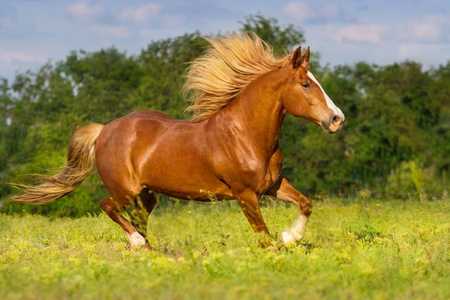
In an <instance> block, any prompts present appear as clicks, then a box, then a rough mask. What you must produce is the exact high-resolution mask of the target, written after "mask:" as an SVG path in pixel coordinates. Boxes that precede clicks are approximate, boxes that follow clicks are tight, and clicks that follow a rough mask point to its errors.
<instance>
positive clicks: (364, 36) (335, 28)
mask: <svg viewBox="0 0 450 300" xmlns="http://www.w3.org/2000/svg"><path fill="white" fill-rule="evenodd" d="M387 30H388V28H387V27H386V26H384V25H381V24H375V23H369V24H352V25H338V24H327V25H318V26H314V27H313V28H312V30H311V32H312V34H314V35H317V36H320V37H321V38H325V39H329V40H332V41H335V42H339V43H341V42H369V43H380V42H381V41H382V40H383V35H384V34H385V33H386V32H387Z"/></svg>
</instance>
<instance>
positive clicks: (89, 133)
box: [10, 124, 103, 204]
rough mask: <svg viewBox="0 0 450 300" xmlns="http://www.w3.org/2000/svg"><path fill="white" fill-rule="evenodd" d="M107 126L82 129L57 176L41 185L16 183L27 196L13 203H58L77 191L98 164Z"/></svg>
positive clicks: (17, 197) (74, 138) (23, 195)
mask: <svg viewBox="0 0 450 300" xmlns="http://www.w3.org/2000/svg"><path fill="white" fill-rule="evenodd" d="M102 128H103V125H100V124H90V125H88V126H85V127H82V128H80V129H79V130H78V131H77V132H76V133H75V134H74V135H73V136H72V139H71V141H70V144H69V153H68V155H67V163H66V165H65V166H64V168H63V169H62V171H61V172H60V173H59V174H57V175H55V176H48V177H47V176H45V177H44V178H43V179H42V183H41V184H39V185H35V186H33V185H23V184H16V185H14V186H15V187H16V188H18V189H20V190H21V191H22V192H23V194H21V195H15V196H13V197H11V199H10V200H11V201H15V202H22V203H27V204H44V203H49V202H52V201H55V200H57V199H59V198H62V197H64V196H65V195H67V194H69V193H70V192H72V191H73V190H74V189H76V188H77V187H78V186H79V185H80V184H81V183H82V182H83V181H84V180H85V179H86V177H87V176H88V175H89V174H90V173H91V172H92V170H93V169H94V165H95V158H94V149H95V142H96V141H97V138H98V136H99V134H100V132H101V131H102Z"/></svg>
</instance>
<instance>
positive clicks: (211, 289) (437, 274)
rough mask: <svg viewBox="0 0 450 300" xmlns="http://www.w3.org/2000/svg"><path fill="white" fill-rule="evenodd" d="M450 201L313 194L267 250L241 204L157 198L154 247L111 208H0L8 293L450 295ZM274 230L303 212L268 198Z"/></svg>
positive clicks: (0, 282) (1, 268)
mask: <svg viewBox="0 0 450 300" xmlns="http://www.w3.org/2000/svg"><path fill="white" fill-rule="evenodd" d="M449 204H450V202H449V201H448V200H439V201H433V202H423V203H421V202H415V201H406V202H405V201H397V200H391V201H378V200H365V201H362V200H361V201H352V202H350V201H346V200H339V199H338V200H326V201H320V202H315V207H314V213H313V215H312V217H311V220H310V224H309V228H308V231H307V234H306V237H305V239H304V240H303V241H302V242H301V243H300V244H298V245H295V246H292V247H290V248H283V249H278V250H273V249H272V250H270V249H261V248H259V247H258V246H257V241H256V236H255V235H254V234H253V232H252V231H251V229H250V226H249V225H248V223H247V221H246V219H245V217H244V215H243V214H242V212H241V211H240V208H239V207H238V205H237V204H236V203H235V202H226V203H216V204H214V203H213V204H211V203H210V204H198V203H189V204H186V205H183V204H180V203H177V202H173V203H172V204H169V205H167V206H165V207H159V208H157V209H156V211H155V213H154V214H153V215H152V217H151V218H150V221H149V224H148V225H149V227H148V231H149V234H150V236H151V244H152V246H153V247H154V248H155V250H154V251H153V252H148V251H145V250H136V251H130V250H128V248H127V242H126V239H125V236H124V234H123V233H122V231H121V230H120V229H119V227H118V226H117V225H116V224H114V223H113V222H112V221H110V220H109V219H108V217H107V216H106V215H104V214H101V215H99V216H86V217H83V218H77V219H70V218H49V217H43V216H39V215H24V216H16V215H6V214H0V299H450V272H449V269H450V261H449V260H450V259H449V253H450V251H449V241H450V209H449ZM263 214H264V216H265V219H266V222H267V224H268V226H269V229H270V230H271V233H272V235H273V236H278V234H279V233H280V232H281V231H282V230H283V229H284V228H286V227H288V226H289V225H290V223H291V222H292V221H293V220H294V219H295V217H296V216H297V211H296V209H294V208H293V207H290V206H285V205H284V204H278V202H277V203H272V202H270V203H269V204H268V205H266V206H265V207H264V208H263Z"/></svg>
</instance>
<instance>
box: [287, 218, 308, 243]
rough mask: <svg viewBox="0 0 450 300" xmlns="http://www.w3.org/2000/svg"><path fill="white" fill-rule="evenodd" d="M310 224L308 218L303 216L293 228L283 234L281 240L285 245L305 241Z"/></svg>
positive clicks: (295, 222)
mask: <svg viewBox="0 0 450 300" xmlns="http://www.w3.org/2000/svg"><path fill="white" fill-rule="evenodd" d="M307 224H308V217H307V216H305V215H303V214H301V215H300V216H299V217H298V218H297V220H295V221H294V223H293V224H292V226H291V228H288V229H286V230H285V231H283V232H282V233H281V236H280V240H281V242H282V243H283V244H285V245H286V244H291V243H295V242H297V241H300V240H301V239H303V236H304V235H305V231H306V225H307Z"/></svg>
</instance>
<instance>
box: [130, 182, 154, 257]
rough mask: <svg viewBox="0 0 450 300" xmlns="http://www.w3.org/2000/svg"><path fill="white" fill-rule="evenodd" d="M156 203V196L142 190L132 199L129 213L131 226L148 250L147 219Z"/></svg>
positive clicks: (146, 190)
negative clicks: (131, 208)
mask: <svg viewBox="0 0 450 300" xmlns="http://www.w3.org/2000/svg"><path fill="white" fill-rule="evenodd" d="M157 203H158V195H157V194H156V193H154V192H152V191H150V190H148V189H143V190H142V191H141V193H140V194H139V195H138V196H137V197H136V199H134V202H133V205H134V208H133V210H132V211H131V214H130V219H131V224H132V225H133V226H134V227H135V228H136V230H137V232H139V234H140V235H141V236H143V237H144V239H145V246H146V247H147V248H148V249H149V250H150V249H151V247H150V244H149V243H148V239H147V221H148V217H149V215H150V214H151V212H152V211H153V209H154V208H155V206H156V204H157Z"/></svg>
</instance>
